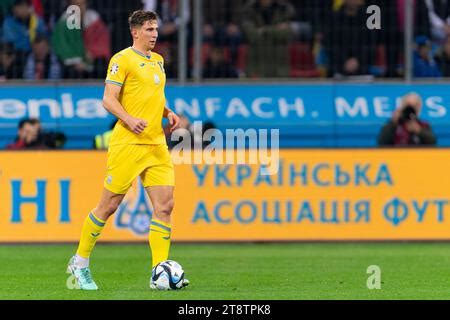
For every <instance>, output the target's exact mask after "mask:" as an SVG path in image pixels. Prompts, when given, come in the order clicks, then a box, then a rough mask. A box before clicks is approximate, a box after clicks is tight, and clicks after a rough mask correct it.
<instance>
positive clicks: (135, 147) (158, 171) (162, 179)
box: [104, 144, 175, 194]
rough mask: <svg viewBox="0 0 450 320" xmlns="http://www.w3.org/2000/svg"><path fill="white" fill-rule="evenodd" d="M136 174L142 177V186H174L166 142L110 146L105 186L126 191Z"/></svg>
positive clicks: (118, 192)
mask: <svg viewBox="0 0 450 320" xmlns="http://www.w3.org/2000/svg"><path fill="white" fill-rule="evenodd" d="M137 176H140V177H141V181H142V185H143V186H144V187H150V186H174V185H175V173H174V169H173V164H172V159H171V157H170V153H169V149H168V148H167V145H165V144H160V145H149V144H121V145H115V146H110V147H109V149H108V161H107V168H106V177H105V181H104V186H105V188H106V189H107V190H109V191H111V192H114V193H117V194H125V193H127V191H128V189H129V188H130V187H131V184H132V183H133V181H134V179H136V177H137Z"/></svg>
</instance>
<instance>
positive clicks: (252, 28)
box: [242, 0, 295, 77]
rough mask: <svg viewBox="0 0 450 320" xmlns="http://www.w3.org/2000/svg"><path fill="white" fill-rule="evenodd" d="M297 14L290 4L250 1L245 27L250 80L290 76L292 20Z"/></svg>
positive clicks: (245, 9)
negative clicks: (289, 51)
mask: <svg viewBox="0 0 450 320" xmlns="http://www.w3.org/2000/svg"><path fill="white" fill-rule="evenodd" d="M294 15H295V10H294V8H293V7H292V6H291V5H290V3H285V2H280V1H277V0H250V2H248V3H247V5H246V6H245V7H244V9H243V13H242V21H243V22H242V27H243V30H244V32H245V34H246V37H247V40H248V42H249V51H248V59H247V76H248V77H288V76H289V54H288V49H289V48H288V46H289V42H290V40H291V35H292V30H291V26H290V21H291V19H292V18H293V17H294ZM269 61H270V62H269Z"/></svg>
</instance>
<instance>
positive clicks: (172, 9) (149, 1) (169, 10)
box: [142, 0, 192, 78]
mask: <svg viewBox="0 0 450 320" xmlns="http://www.w3.org/2000/svg"><path fill="white" fill-rule="evenodd" d="M142 2H143V4H144V10H150V11H155V12H157V13H158V18H159V19H158V23H159V35H158V44H157V47H156V48H155V51H157V52H158V53H160V54H161V55H162V56H163V57H164V69H165V71H166V76H167V77H168V78H173V77H176V76H177V74H178V63H177V60H178V49H177V41H178V29H179V27H180V23H181V17H180V15H179V11H180V10H179V5H180V0H160V1H156V0H143V1H142ZM183 17H184V19H185V20H186V23H187V24H188V30H190V29H191V28H192V26H191V25H190V24H189V23H190V19H191V12H190V8H189V5H188V6H187V8H186V10H185V11H184V12H183ZM188 42H192V32H190V31H188Z"/></svg>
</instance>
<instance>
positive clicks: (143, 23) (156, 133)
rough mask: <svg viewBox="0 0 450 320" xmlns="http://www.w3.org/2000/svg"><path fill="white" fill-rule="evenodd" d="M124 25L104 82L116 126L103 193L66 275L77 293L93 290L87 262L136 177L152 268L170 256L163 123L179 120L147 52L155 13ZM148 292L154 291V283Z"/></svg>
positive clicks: (160, 70) (156, 62)
mask: <svg viewBox="0 0 450 320" xmlns="http://www.w3.org/2000/svg"><path fill="white" fill-rule="evenodd" d="M128 22H129V25H130V31H131V35H132V37H133V45H132V46H131V47H129V48H126V49H124V50H122V51H120V52H119V53H117V54H116V55H114V56H113V57H112V58H111V61H110V64H109V67H108V74H107V77H106V81H105V92H104V96H103V105H104V107H105V108H106V109H107V110H108V111H109V112H111V113H112V114H114V115H115V116H116V117H117V118H118V119H119V121H118V122H117V124H116V125H115V127H114V130H113V133H112V136H111V138H110V143H109V149H108V160H107V168H106V170H107V172H106V176H105V180H104V189H103V193H102V195H101V199H100V202H99V203H98V205H97V207H95V209H93V210H92V211H91V212H90V213H89V214H88V216H87V217H86V219H85V221H84V224H83V228H82V231H81V238H80V242H79V245H78V250H77V252H76V254H75V255H74V256H73V257H72V258H71V259H70V261H69V265H68V270H67V271H68V272H70V273H72V274H73V275H74V276H75V278H76V280H77V282H78V285H79V287H80V289H82V290H97V289H98V287H97V285H96V283H95V282H94V280H93V279H92V275H91V272H90V269H89V257H90V255H91V252H92V250H93V248H94V246H95V243H96V241H97V239H98V238H99V236H100V234H101V233H102V230H103V228H104V226H105V224H106V222H107V220H108V218H109V217H110V216H111V215H112V214H113V213H114V212H115V211H116V210H117V208H118V206H119V204H120V203H121V201H122V200H123V198H124V196H125V194H126V193H127V191H128V189H129V188H130V186H131V184H132V182H133V180H135V178H136V177H137V176H138V175H139V176H140V177H141V181H142V184H143V186H144V187H145V189H146V191H147V193H148V195H149V197H150V200H151V202H152V204H153V209H154V212H153V217H152V221H151V223H150V231H149V244H150V249H151V254H152V267H154V266H155V265H156V264H158V263H159V262H161V261H164V260H167V258H168V255H169V247H170V232H171V225H170V215H171V212H172V208H173V204H174V201H173V190H174V184H175V177H174V169H173V164H172V161H171V158H170V154H169V151H168V147H167V144H166V140H165V136H164V132H163V128H162V118H163V117H165V118H167V119H168V120H169V123H170V125H171V128H170V130H171V132H172V131H173V130H175V129H176V128H177V127H178V125H179V122H180V119H179V117H178V116H177V115H176V114H175V113H174V112H173V111H171V110H170V109H169V108H167V107H166V99H165V95H164V86H165V83H166V76H165V72H164V60H163V58H162V57H161V56H160V55H159V54H157V53H155V52H152V51H151V50H152V49H153V48H154V47H155V43H156V40H157V38H158V23H157V16H156V14H155V13H154V12H151V11H143V10H138V11H135V12H133V13H132V14H131V16H130V18H129V21H128ZM188 283H189V281H185V282H184V283H183V284H184V286H186V285H187V284H188ZM150 288H152V289H154V288H155V286H154V285H153V283H150Z"/></svg>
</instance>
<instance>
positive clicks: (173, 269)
mask: <svg viewBox="0 0 450 320" xmlns="http://www.w3.org/2000/svg"><path fill="white" fill-rule="evenodd" d="M183 279H184V271H183V267H182V266H181V265H180V264H179V263H178V262H176V261H173V260H166V261H163V262H160V263H158V264H157V265H156V266H155V267H154V268H153V270H152V278H151V281H150V286H152V284H153V285H154V286H155V287H156V289H158V290H177V289H181V288H182V287H183Z"/></svg>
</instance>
